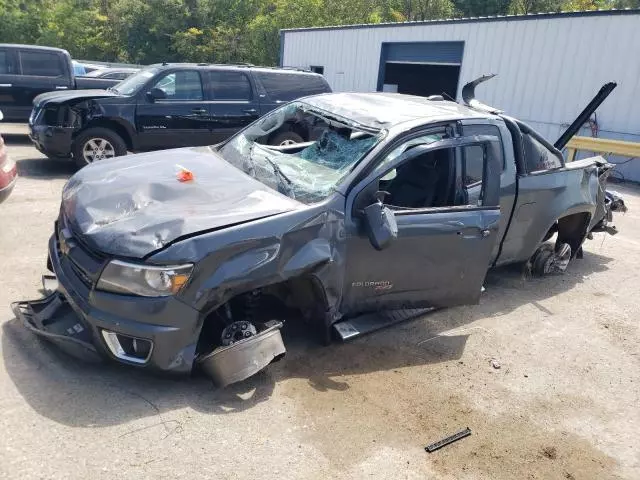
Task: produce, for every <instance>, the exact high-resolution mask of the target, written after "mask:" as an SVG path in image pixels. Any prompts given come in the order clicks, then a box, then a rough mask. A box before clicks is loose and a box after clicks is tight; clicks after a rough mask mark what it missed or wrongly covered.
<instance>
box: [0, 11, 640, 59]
mask: <svg viewBox="0 0 640 480" xmlns="http://www.w3.org/2000/svg"><path fill="white" fill-rule="evenodd" d="M639 7H640V0H350V1H348V2H347V1H344V0H0V26H1V27H0V42H7V43H27V44H40V45H50V46H56V47H61V48H66V49H67V50H69V52H70V53H71V55H72V56H73V57H75V58H83V59H93V60H105V61H125V62H133V63H143V64H144V63H155V62H163V61H194V62H217V63H228V62H250V63H254V64H263V65H274V64H276V63H277V61H278V53H279V43H280V34H279V32H280V30H281V29H283V28H295V27H312V26H324V25H346V24H352V23H380V22H402V21H414V20H430V19H439V18H451V17H478V16H487V15H505V14H507V13H511V14H525V13H535V12H549V11H560V10H592V9H596V8H600V9H604V8H639Z"/></svg>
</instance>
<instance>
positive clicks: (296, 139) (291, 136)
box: [269, 130, 304, 146]
mask: <svg viewBox="0 0 640 480" xmlns="http://www.w3.org/2000/svg"><path fill="white" fill-rule="evenodd" d="M302 142H304V138H302V137H301V136H300V135H298V134H297V133H296V132H292V131H290V130H289V131H287V132H280V133H278V134H277V135H276V136H274V137H273V138H272V139H271V140H270V141H269V144H270V145H278V146H286V145H295V144H296V143H302Z"/></svg>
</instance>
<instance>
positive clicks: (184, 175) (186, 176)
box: [177, 167, 195, 182]
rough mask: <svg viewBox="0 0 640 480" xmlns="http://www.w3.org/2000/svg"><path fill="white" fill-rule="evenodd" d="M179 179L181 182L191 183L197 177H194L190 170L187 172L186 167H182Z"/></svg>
mask: <svg viewBox="0 0 640 480" xmlns="http://www.w3.org/2000/svg"><path fill="white" fill-rule="evenodd" d="M177 178H178V181H179V182H190V181H192V180H193V179H194V178H195V177H194V175H193V172H191V171H190V170H187V169H186V168H184V167H181V168H180V171H179V172H178V175H177Z"/></svg>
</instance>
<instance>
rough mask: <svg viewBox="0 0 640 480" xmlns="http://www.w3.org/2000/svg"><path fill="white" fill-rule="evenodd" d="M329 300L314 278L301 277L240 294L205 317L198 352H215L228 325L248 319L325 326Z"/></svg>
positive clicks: (262, 321)
mask: <svg viewBox="0 0 640 480" xmlns="http://www.w3.org/2000/svg"><path fill="white" fill-rule="evenodd" d="M326 310H327V300H326V296H325V292H324V289H323V288H322V286H321V285H320V284H319V282H318V281H317V280H316V279H314V278H312V277H300V278H294V279H290V280H287V281H284V282H279V283H274V284H271V285H267V286H264V287H261V288H257V289H253V290H250V291H244V292H241V293H237V294H236V295H234V296H232V297H231V298H229V299H228V300H227V301H226V302H225V303H223V304H222V305H219V306H217V307H215V308H214V309H213V310H212V311H210V312H209V314H207V315H206V317H205V319H204V321H203V324H202V329H201V331H200V336H199V338H198V345H197V348H196V352H197V353H199V354H202V353H205V352H209V351H211V350H213V349H214V348H215V347H216V346H218V345H219V342H220V334H221V333H222V330H223V328H224V326H225V324H228V323H231V322H234V321H239V320H248V321H250V322H255V323H264V322H267V321H269V320H289V321H296V320H302V321H304V322H305V323H308V324H310V325H311V326H312V327H314V329H315V327H321V326H323V325H324V315H325V312H326Z"/></svg>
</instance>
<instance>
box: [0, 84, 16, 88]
mask: <svg viewBox="0 0 640 480" xmlns="http://www.w3.org/2000/svg"><path fill="white" fill-rule="evenodd" d="M0 87H6V88H9V87H13V84H12V83H0Z"/></svg>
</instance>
